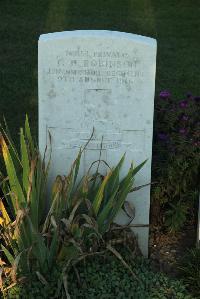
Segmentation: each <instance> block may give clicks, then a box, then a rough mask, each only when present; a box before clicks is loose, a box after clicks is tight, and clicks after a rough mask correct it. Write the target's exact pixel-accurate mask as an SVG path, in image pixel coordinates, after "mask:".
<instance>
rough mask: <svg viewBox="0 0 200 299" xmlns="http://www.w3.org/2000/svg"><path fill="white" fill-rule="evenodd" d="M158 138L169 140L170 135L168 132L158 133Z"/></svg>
mask: <svg viewBox="0 0 200 299" xmlns="http://www.w3.org/2000/svg"><path fill="white" fill-rule="evenodd" d="M158 138H159V139H160V140H163V141H167V140H168V136H167V134H165V133H163V132H160V133H158Z"/></svg>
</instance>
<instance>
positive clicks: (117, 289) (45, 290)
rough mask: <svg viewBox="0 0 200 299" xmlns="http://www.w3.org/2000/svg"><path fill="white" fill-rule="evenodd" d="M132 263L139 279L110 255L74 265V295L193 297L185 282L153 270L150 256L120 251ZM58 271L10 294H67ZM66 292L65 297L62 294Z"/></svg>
mask: <svg viewBox="0 0 200 299" xmlns="http://www.w3.org/2000/svg"><path fill="white" fill-rule="evenodd" d="M121 254H122V255H123V256H126V261H127V262H128V263H129V265H131V267H132V270H133V271H134V273H135V274H136V276H137V280H136V279H135V278H133V276H132V275H131V274H130V273H129V272H127V270H126V269H125V268H124V267H123V266H122V265H121V263H120V262H119V261H118V259H116V258H115V257H113V256H111V255H106V256H104V257H102V256H96V257H90V258H87V259H86V260H85V261H82V262H81V263H79V264H78V265H77V266H76V268H72V269H71V271H70V273H69V277H68V284H69V294H70V296H71V299H77V298H81V299H94V298H97V299H103V298H108V299H116V298H117V299H159V298H160V299H192V298H193V297H192V296H190V295H189V294H188V292H187V291H186V289H185V287H184V285H183V283H182V282H181V281H179V280H172V279H169V278H168V277H167V276H166V275H164V274H162V273H154V272H152V270H151V266H150V263H149V261H148V260H145V259H144V258H137V259H136V258H132V257H131V254H130V253H129V252H126V253H125V252H124V250H123V253H121ZM58 277H59V271H57V272H54V273H51V274H50V275H49V279H48V284H46V285H44V284H42V283H41V282H40V281H39V280H36V277H33V278H32V280H30V284H26V285H25V286H21V287H18V288H16V289H13V290H12V295H11V293H10V294H9V295H10V297H8V295H7V297H6V298H23V299H32V298H34V299H39V298H43V299H47V298H48V299H49V298H67V297H66V295H64V290H63V289H62V287H61V285H59V284H57V283H56V282H57V281H58ZM62 296H63V297H62Z"/></svg>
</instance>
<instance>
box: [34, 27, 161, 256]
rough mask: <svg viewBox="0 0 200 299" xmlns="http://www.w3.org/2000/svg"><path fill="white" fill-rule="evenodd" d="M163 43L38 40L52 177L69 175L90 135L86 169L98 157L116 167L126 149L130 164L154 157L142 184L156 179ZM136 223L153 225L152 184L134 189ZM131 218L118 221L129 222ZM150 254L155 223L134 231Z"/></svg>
mask: <svg viewBox="0 0 200 299" xmlns="http://www.w3.org/2000/svg"><path fill="white" fill-rule="evenodd" d="M155 69H156V41H155V40H154V39H152V38H147V37H142V36H138V35H134V34H129V33H121V32H112V31H101V30H100V31H93V30H92V31H90V30H88V31H70V32H60V33H50V34H44V35H41V36H40V39H39V146H40V150H41V152H43V151H44V149H45V146H46V144H47V142H48V131H49V132H50V133H51V136H52V164H51V172H50V173H51V178H52V179H53V178H54V177H55V176H56V175H57V174H66V173H67V172H68V170H69V167H70V166H71V163H72V161H73V160H74V159H75V157H76V155H77V153H78V151H79V149H80V147H82V146H84V145H85V144H86V142H87V140H88V139H89V137H90V136H91V133H92V131H93V128H94V136H93V138H92V140H91V142H90V143H89V144H88V146H87V148H86V150H85V153H84V157H83V161H82V165H81V173H82V174H83V173H84V172H85V171H86V170H87V169H88V167H89V165H90V164H91V162H93V161H95V160H97V159H98V158H99V150H100V148H101V141H102V136H103V142H102V159H104V160H106V161H107V162H108V163H109V165H111V166H114V165H116V163H117V162H118V161H119V159H120V158H121V156H122V155H123V154H124V152H126V162H125V165H124V168H123V171H124V173H125V172H127V170H128V168H129V166H130V163H131V161H134V162H135V163H136V164H138V163H141V162H142V161H144V160H145V159H147V158H148V162H147V163H146V165H145V167H144V168H143V169H142V170H141V171H140V173H138V175H137V178H136V184H135V185H136V186H138V185H142V184H145V183H149V182H150V180H151V156H152V132H153V110H154V86H155ZM129 201H130V202H131V203H133V205H134V207H135V210H136V216H135V219H134V221H133V223H135V224H141V225H143V224H147V225H148V224H149V206H150V187H146V188H144V189H141V190H139V191H137V192H134V193H133V194H130V196H129ZM127 220H128V218H127V216H125V215H124V214H123V213H121V215H119V219H118V221H119V222H121V223H123V224H125V223H127ZM135 232H136V233H137V235H138V240H139V244H140V247H141V249H142V251H143V253H144V254H145V255H147V254H148V227H140V228H137V229H135Z"/></svg>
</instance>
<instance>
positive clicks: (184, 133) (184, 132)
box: [179, 128, 187, 135]
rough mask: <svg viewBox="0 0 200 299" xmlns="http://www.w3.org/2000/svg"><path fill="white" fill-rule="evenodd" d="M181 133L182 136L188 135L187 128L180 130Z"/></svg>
mask: <svg viewBox="0 0 200 299" xmlns="http://www.w3.org/2000/svg"><path fill="white" fill-rule="evenodd" d="M179 133H180V134H182V135H186V134H187V130H186V129H185V128H180V130H179Z"/></svg>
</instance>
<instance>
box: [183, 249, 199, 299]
mask: <svg viewBox="0 0 200 299" xmlns="http://www.w3.org/2000/svg"><path fill="white" fill-rule="evenodd" d="M179 269H180V270H181V272H182V277H183V280H184V282H185V283H186V284H187V285H188V287H189V289H190V290H191V291H192V292H193V293H194V294H195V295H196V296H198V298H200V248H194V249H190V250H188V252H187V253H186V254H185V256H184V257H183V259H182V262H181V265H180V267H179Z"/></svg>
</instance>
